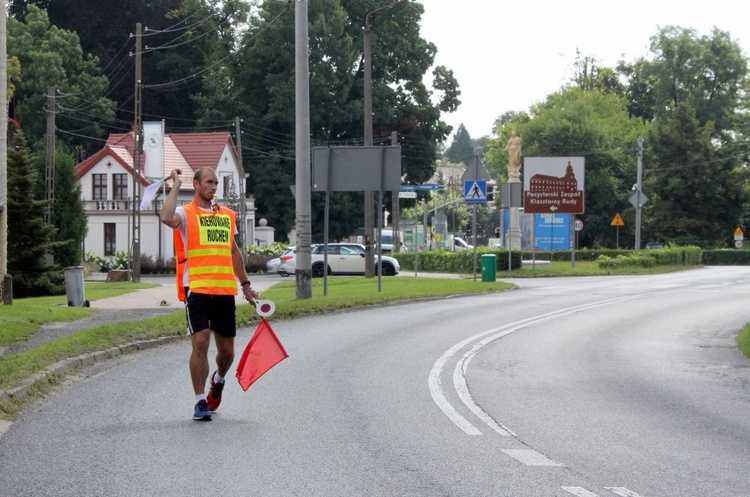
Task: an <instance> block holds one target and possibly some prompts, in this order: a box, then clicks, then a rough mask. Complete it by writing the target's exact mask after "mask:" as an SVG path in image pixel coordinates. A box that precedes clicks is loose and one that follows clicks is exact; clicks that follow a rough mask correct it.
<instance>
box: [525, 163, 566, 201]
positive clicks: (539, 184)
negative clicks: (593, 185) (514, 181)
mask: <svg viewBox="0 0 750 497" xmlns="http://www.w3.org/2000/svg"><path fill="white" fill-rule="evenodd" d="M529 191H530V192H531V193H545V192H561V193H562V192H565V193H575V192H577V191H578V180H577V179H576V175H575V173H574V172H573V166H572V165H571V164H570V162H568V167H567V168H565V176H563V177H560V178H558V177H557V176H548V175H546V174H535V175H534V176H532V177H531V178H530V179H529Z"/></svg>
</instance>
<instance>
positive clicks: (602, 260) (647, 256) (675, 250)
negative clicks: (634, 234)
mask: <svg viewBox="0 0 750 497" xmlns="http://www.w3.org/2000/svg"><path fill="white" fill-rule="evenodd" d="M601 252H605V251H601ZM702 254H703V251H702V250H701V248H700V247H692V246H691V247H677V246H670V247H668V248H662V249H657V250H643V251H637V252H636V251H632V250H631V251H628V252H626V253H624V254H617V255H615V256H614V257H613V256H612V254H607V253H600V255H599V256H598V257H597V258H596V262H597V265H598V266H599V267H600V268H602V269H615V268H623V267H628V266H641V267H653V266H697V265H699V264H701V260H702ZM577 257H578V253H577V252H576V258H577Z"/></svg>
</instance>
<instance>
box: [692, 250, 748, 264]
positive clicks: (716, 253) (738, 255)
mask: <svg viewBox="0 0 750 497" xmlns="http://www.w3.org/2000/svg"><path fill="white" fill-rule="evenodd" d="M703 264H705V265H706V266H748V265H750V250H733V249H722V250H704V251H703Z"/></svg>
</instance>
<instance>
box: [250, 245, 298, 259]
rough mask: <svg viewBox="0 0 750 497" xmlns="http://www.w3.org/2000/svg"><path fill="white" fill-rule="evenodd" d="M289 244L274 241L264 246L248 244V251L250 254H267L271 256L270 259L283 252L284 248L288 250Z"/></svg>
mask: <svg viewBox="0 0 750 497" xmlns="http://www.w3.org/2000/svg"><path fill="white" fill-rule="evenodd" d="M288 246H289V244H288V243H281V242H273V243H272V244H271V245H263V246H262V247H259V246H257V245H248V246H247V253H248V255H267V256H270V257H269V259H273V258H274V257H278V256H280V255H281V254H283V253H284V250H286V248H287V247H288Z"/></svg>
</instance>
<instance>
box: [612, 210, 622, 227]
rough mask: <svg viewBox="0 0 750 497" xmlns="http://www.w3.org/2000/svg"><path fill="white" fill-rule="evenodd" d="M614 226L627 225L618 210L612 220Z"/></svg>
mask: <svg viewBox="0 0 750 497" xmlns="http://www.w3.org/2000/svg"><path fill="white" fill-rule="evenodd" d="M612 226H625V221H623V220H622V216H620V213H619V212H618V213H617V214H615V218H614V219H613V220H612Z"/></svg>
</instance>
